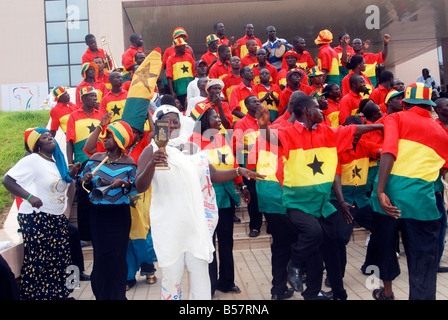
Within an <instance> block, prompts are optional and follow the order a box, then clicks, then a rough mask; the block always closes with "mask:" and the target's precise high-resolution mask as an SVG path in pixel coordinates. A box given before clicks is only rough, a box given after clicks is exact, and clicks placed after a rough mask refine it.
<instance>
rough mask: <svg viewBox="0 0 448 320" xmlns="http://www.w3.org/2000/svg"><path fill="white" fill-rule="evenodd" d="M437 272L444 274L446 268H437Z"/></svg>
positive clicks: (447, 270)
mask: <svg viewBox="0 0 448 320" xmlns="http://www.w3.org/2000/svg"><path fill="white" fill-rule="evenodd" d="M437 272H439V273H444V272H448V267H440V266H439V267H438V268H437Z"/></svg>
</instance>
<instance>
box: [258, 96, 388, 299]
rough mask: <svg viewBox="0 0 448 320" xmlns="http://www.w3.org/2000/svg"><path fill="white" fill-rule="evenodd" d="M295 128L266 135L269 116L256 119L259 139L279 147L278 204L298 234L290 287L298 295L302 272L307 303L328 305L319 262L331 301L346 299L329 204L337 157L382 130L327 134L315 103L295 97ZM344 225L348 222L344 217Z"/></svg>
mask: <svg viewBox="0 0 448 320" xmlns="http://www.w3.org/2000/svg"><path fill="white" fill-rule="evenodd" d="M294 115H295V116H296V121H295V122H294V125H293V126H289V127H279V128H278V130H274V129H272V130H271V129H270V128H269V126H268V123H269V111H268V110H267V109H265V111H264V113H263V115H262V116H261V117H260V118H259V119H258V123H259V125H260V134H261V135H262V136H263V138H264V139H265V140H267V142H269V143H271V144H275V143H277V144H279V145H281V147H282V150H283V151H282V157H283V162H284V169H283V194H282V203H283V207H285V209H286V212H287V215H288V217H289V218H290V219H291V222H292V223H293V224H294V225H295V226H296V228H297V230H298V231H299V233H298V237H297V239H296V241H295V243H293V244H292V246H291V250H292V257H291V260H290V262H289V263H288V281H289V283H290V284H291V286H292V287H293V288H294V289H295V290H296V291H300V287H299V286H300V284H301V279H300V277H301V272H302V271H303V270H304V269H306V272H307V281H306V285H307V289H306V290H305V291H303V292H302V296H303V297H304V298H305V299H307V300H308V299H328V298H329V297H328V296H326V295H325V294H324V293H322V292H321V286H322V270H323V269H322V268H323V261H325V266H326V268H327V274H328V277H329V280H330V283H331V287H332V291H333V298H334V299H347V293H346V291H345V289H344V286H343V281H342V266H341V261H340V259H341V257H340V248H339V247H338V246H337V244H336V239H335V237H336V234H337V230H336V219H337V218H338V215H337V213H338V211H337V210H336V209H335V208H334V206H333V205H332V204H331V203H330V195H331V188H332V186H333V182H334V178H335V174H336V168H337V163H338V154H339V153H341V152H344V151H345V150H348V149H351V148H352V147H353V138H354V136H355V135H356V136H359V135H362V134H364V133H367V132H370V131H373V130H378V129H381V128H382V127H383V126H382V125H359V126H355V125H350V126H346V127H339V128H331V127H329V126H327V125H324V124H321V122H322V121H323V115H322V111H321V110H320V109H319V104H318V102H317V100H316V99H314V98H313V97H310V96H301V97H298V98H297V99H296V100H295V102H294ZM344 218H345V219H346V221H347V222H350V221H351V219H352V218H351V216H345V217H344Z"/></svg>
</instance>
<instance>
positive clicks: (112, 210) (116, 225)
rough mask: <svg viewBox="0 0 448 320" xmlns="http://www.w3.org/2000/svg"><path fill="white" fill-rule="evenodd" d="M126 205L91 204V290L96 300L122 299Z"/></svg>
mask: <svg viewBox="0 0 448 320" xmlns="http://www.w3.org/2000/svg"><path fill="white" fill-rule="evenodd" d="M130 229H131V212H130V208H129V205H126V204H122V205H95V204H92V205H90V231H91V236H92V246H93V270H92V273H91V285H92V291H93V294H94V295H95V298H96V299H97V300H125V299H126V278H127V269H128V268H127V263H126V251H127V247H128V241H129V231H130Z"/></svg>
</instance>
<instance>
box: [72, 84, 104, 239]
mask: <svg viewBox="0 0 448 320" xmlns="http://www.w3.org/2000/svg"><path fill="white" fill-rule="evenodd" d="M80 95H81V101H82V107H81V108H79V109H78V110H76V111H74V112H72V113H71V114H70V116H69V117H68V120H67V133H66V139H67V152H66V154H67V162H68V164H69V166H71V165H73V164H74V163H77V162H80V163H82V164H83V165H84V162H86V161H87V160H89V156H88V155H87V154H86V153H85V152H84V145H85V143H86V141H87V138H88V137H89V136H90V134H91V133H92V132H93V131H94V130H95V129H96V127H97V126H98V125H99V124H100V122H101V117H102V116H101V113H100V112H99V111H98V110H97V109H96V108H95V106H96V104H97V102H96V101H97V91H96V90H95V89H94V88H93V87H84V88H82V89H81V92H80ZM76 197H77V200H78V207H77V215H78V228H79V234H80V238H81V240H84V241H90V240H91V238H90V224H89V215H88V212H89V194H88V193H87V192H86V191H84V190H83V189H82V188H80V189H78V190H77V192H76Z"/></svg>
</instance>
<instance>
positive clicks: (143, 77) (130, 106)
mask: <svg viewBox="0 0 448 320" xmlns="http://www.w3.org/2000/svg"><path fill="white" fill-rule="evenodd" d="M161 70H162V50H161V49H160V48H155V49H154V50H153V51H152V52H151V53H150V54H149V55H148V56H147V57H146V58H145V60H144V61H143V63H142V64H141V65H140V67H139V68H138V69H137V71H136V72H135V74H134V77H133V78H132V82H131V86H130V87H129V92H128V97H127V99H126V104H125V106H124V110H123V115H122V116H121V120H123V121H125V122H127V123H128V124H129V125H130V126H131V127H132V128H135V129H137V130H139V131H141V132H143V131H144V130H143V128H144V126H145V121H146V116H147V115H148V107H149V103H150V100H151V99H152V97H153V96H154V89H155V87H156V83H157V79H158V77H159V74H160V71H161Z"/></svg>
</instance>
